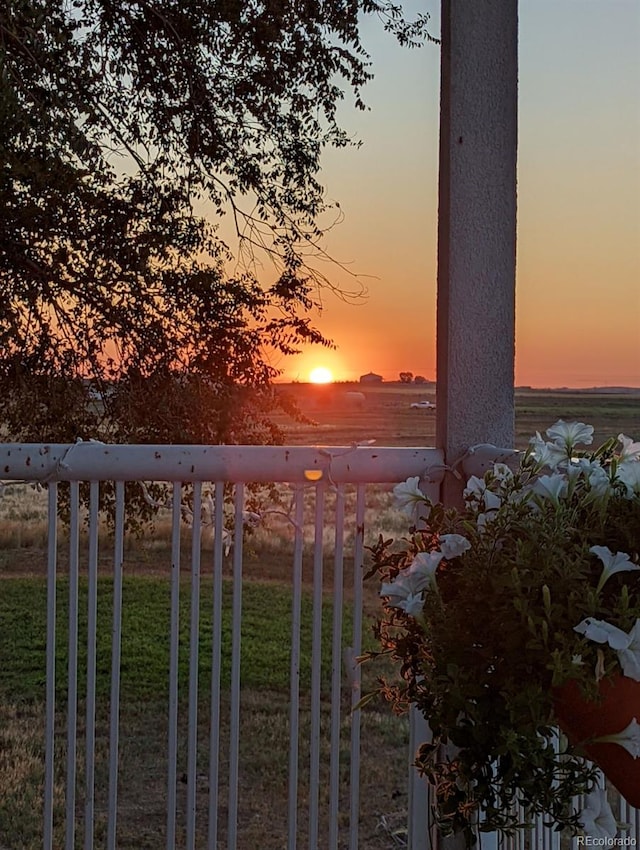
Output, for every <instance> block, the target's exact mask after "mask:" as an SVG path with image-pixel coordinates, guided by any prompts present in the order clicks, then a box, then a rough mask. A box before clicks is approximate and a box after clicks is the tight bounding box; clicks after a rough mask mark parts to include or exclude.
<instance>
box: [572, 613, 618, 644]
mask: <svg viewBox="0 0 640 850" xmlns="http://www.w3.org/2000/svg"><path fill="white" fill-rule="evenodd" d="M573 630H574V632H578V634H581V635H584V636H585V637H586V638H588V639H589V640H592V641H594V643H607V644H609V646H610V647H611V649H615V650H616V651H617V650H619V649H626V648H627V646H628V645H629V635H628V634H627V633H626V632H623V631H622V629H619V628H618V627H617V626H613V625H611V623H607V622H606V621H605V620H596V618H595V617H587V618H586V619H585V620H582V622H580V623H578V625H577V626H574V627H573Z"/></svg>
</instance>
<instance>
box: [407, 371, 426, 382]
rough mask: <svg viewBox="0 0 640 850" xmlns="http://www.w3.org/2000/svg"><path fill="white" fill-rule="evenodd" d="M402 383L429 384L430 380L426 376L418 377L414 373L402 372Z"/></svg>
mask: <svg viewBox="0 0 640 850" xmlns="http://www.w3.org/2000/svg"><path fill="white" fill-rule="evenodd" d="M400 381H401V382H402V383H403V384H412V383H413V384H428V383H429V382H428V380H427V379H426V378H425V377H424V375H416V376H415V377H414V374H413V372H400Z"/></svg>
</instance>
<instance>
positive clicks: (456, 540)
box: [440, 534, 471, 561]
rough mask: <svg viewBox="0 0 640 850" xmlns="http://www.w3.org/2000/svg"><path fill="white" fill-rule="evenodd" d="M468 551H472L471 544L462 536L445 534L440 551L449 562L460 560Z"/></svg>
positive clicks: (441, 539) (441, 540)
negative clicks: (453, 559) (455, 559)
mask: <svg viewBox="0 0 640 850" xmlns="http://www.w3.org/2000/svg"><path fill="white" fill-rule="evenodd" d="M467 549H471V543H469V541H468V540H467V538H466V537H463V536H462V534H443V535H442V537H441V538H440V551H441V552H442V554H443V556H444V557H445V558H446V559H447V560H448V561H450V560H451V558H458V557H459V556H460V555H462V554H463V553H464V552H466V551H467Z"/></svg>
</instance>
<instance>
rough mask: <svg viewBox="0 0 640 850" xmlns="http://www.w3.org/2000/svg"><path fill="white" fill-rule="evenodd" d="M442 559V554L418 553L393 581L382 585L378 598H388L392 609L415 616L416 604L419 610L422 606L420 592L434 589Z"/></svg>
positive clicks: (422, 600)
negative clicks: (399, 609)
mask: <svg viewBox="0 0 640 850" xmlns="http://www.w3.org/2000/svg"><path fill="white" fill-rule="evenodd" d="M442 558H443V555H442V552H418V554H417V555H416V556H415V558H414V559H413V561H412V562H411V564H410V565H409V566H408V567H406V569H404V570H401V571H400V572H399V573H398V575H397V576H396V577H395V578H394V580H393V581H388V582H384V584H382V586H381V588H380V596H386V597H388V599H389V605H391V606H392V607H393V608H401V609H402V610H403V611H406V612H407V613H408V614H412V616H415V613H414V611H415V610H416V609H417V606H418V602H419V601H420V610H422V605H423V604H424V596H423V595H422V592H423V591H424V590H426V589H427V588H432V589H436V577H435V574H436V569H437V568H438V564H439V563H440V561H441V560H442ZM418 597H420V599H418ZM409 609H411V610H409Z"/></svg>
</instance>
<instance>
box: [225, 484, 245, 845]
mask: <svg viewBox="0 0 640 850" xmlns="http://www.w3.org/2000/svg"><path fill="white" fill-rule="evenodd" d="M243 508H244V485H242V484H236V492H235V500H234V526H233V603H232V610H233V627H232V633H231V712H230V713H231V719H230V729H229V826H228V837H227V848H228V850H236V847H237V841H238V775H239V767H240V652H241V649H242V645H241V644H242V642H241V626H242V527H243V520H242V512H243Z"/></svg>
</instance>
